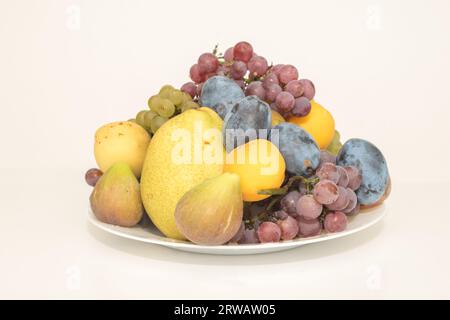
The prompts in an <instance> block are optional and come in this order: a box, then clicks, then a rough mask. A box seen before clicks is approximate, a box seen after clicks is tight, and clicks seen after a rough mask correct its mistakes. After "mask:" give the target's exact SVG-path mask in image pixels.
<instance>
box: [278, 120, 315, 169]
mask: <svg viewBox="0 0 450 320" xmlns="http://www.w3.org/2000/svg"><path fill="white" fill-rule="evenodd" d="M275 130H276V131H275ZM276 134H277V135H278V140H279V141H278V144H277V141H276ZM270 140H271V141H272V143H274V144H275V145H277V146H278V149H279V150H280V152H281V154H282V155H283V158H284V160H285V162H286V169H287V171H288V172H289V173H291V174H295V175H302V176H309V175H311V174H312V173H313V172H314V170H315V169H316V168H317V167H318V166H319V163H320V150H319V147H318V146H317V143H316V142H315V141H314V139H313V138H312V137H311V135H310V134H309V133H308V132H306V131H305V130H303V129H302V128H300V127H299V126H297V125H295V124H292V123H288V122H283V123H280V124H279V125H277V126H275V127H273V128H272V130H271V133H270Z"/></svg>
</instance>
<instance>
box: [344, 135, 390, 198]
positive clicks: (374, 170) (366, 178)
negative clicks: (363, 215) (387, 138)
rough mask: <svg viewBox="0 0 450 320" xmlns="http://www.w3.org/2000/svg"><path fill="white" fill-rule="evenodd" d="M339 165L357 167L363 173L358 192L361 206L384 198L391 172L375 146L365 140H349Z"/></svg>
mask: <svg viewBox="0 0 450 320" xmlns="http://www.w3.org/2000/svg"><path fill="white" fill-rule="evenodd" d="M337 165H339V166H355V167H357V168H358V169H359V170H360V171H361V175H362V182H361V186H360V187H359V188H358V189H357V190H356V195H357V197H358V202H359V203H360V204H361V205H365V206H370V205H373V204H375V203H377V202H378V201H380V200H381V199H382V198H383V196H384V194H385V192H386V188H387V186H388V182H389V171H388V167H387V163H386V159H385V158H384V156H383V154H382V153H381V151H380V150H379V149H378V148H377V147H376V146H375V145H373V144H372V143H370V142H369V141H366V140H363V139H350V140H348V141H347V142H346V143H344V145H343V146H342V149H341V150H340V151H339V154H338V156H337Z"/></svg>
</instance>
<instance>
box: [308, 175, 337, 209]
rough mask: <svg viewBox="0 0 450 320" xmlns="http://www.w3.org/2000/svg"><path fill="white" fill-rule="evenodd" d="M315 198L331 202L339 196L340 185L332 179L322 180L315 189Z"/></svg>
mask: <svg viewBox="0 0 450 320" xmlns="http://www.w3.org/2000/svg"><path fill="white" fill-rule="evenodd" d="M313 195H314V199H316V201H317V202H319V203H321V204H325V205H327V204H331V203H333V202H335V201H336V200H337V198H338V197H339V193H338V187H337V185H336V184H335V183H334V182H333V181H331V180H321V181H319V182H318V183H317V184H316V185H315V186H314V190H313Z"/></svg>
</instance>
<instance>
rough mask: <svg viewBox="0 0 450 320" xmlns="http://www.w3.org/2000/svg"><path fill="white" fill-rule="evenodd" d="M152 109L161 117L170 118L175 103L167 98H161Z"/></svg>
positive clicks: (173, 111)
mask: <svg viewBox="0 0 450 320" xmlns="http://www.w3.org/2000/svg"><path fill="white" fill-rule="evenodd" d="M152 110H153V111H155V112H156V113H157V114H159V115H160V116H162V117H165V118H170V117H171V116H173V114H174V113H175V105H174V104H173V103H172V101H170V100H169V99H161V102H160V103H158V104H156V105H155V109H153V108H152Z"/></svg>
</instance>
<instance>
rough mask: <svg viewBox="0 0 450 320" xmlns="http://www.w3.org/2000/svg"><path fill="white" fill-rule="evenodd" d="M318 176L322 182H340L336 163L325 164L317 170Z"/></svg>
mask: <svg viewBox="0 0 450 320" xmlns="http://www.w3.org/2000/svg"><path fill="white" fill-rule="evenodd" d="M316 175H317V176H318V177H319V179H320V180H331V181H333V182H334V183H337V182H338V181H339V172H338V169H337V167H336V165H335V164H334V163H330V162H326V163H324V164H323V165H322V166H321V167H320V168H319V170H317V172H316Z"/></svg>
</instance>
